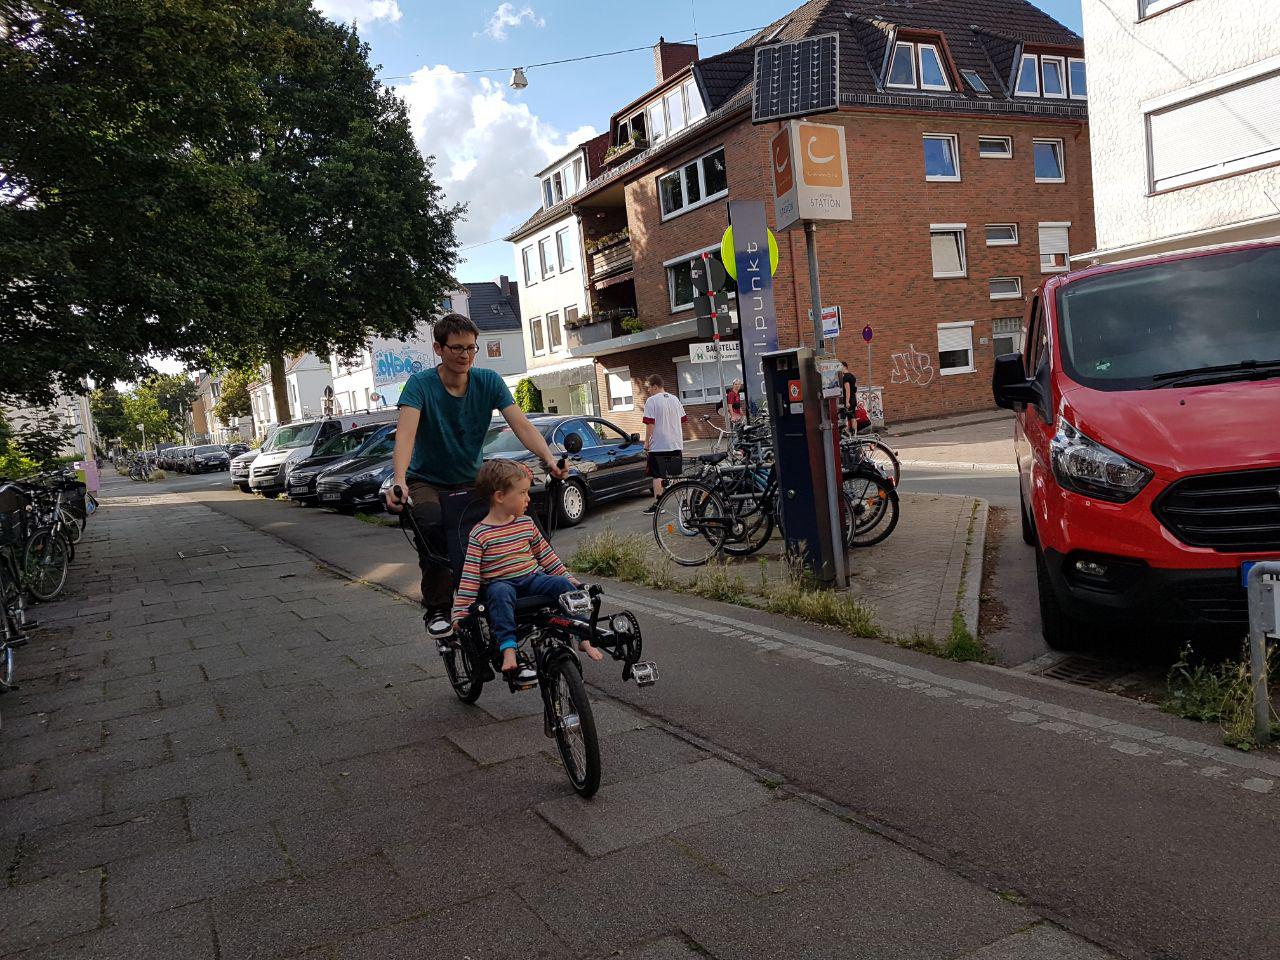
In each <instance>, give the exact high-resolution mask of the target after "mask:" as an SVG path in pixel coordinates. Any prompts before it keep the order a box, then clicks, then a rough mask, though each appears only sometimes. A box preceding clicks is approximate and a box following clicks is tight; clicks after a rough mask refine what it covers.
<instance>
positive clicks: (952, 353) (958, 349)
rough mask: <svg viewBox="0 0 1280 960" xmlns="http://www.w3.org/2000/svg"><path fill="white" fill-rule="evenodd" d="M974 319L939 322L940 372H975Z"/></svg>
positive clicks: (950, 373)
mask: <svg viewBox="0 0 1280 960" xmlns="http://www.w3.org/2000/svg"><path fill="white" fill-rule="evenodd" d="M974 369H975V368H974V365H973V321H972V320H968V321H965V322H963V323H940V324H938V373H940V374H941V375H942V376H944V377H949V376H952V375H954V374H957V373H973V372H974Z"/></svg>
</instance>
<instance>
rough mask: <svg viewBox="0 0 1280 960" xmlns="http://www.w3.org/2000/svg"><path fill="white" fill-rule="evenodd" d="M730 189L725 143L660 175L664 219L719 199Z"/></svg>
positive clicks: (659, 194) (660, 194)
mask: <svg viewBox="0 0 1280 960" xmlns="http://www.w3.org/2000/svg"><path fill="white" fill-rule="evenodd" d="M728 192H729V178H728V176H727V173H726V170H725V164H724V147H720V148H718V149H716V150H713V151H711V152H710V153H708V154H706V155H705V156H701V157H699V158H698V159H697V160H693V161H691V162H690V163H686V164H685V165H684V166H682V167H680V168H679V169H678V170H672V171H671V172H670V173H666V174H663V175H662V176H660V177H659V178H658V198H659V200H660V202H661V204H662V217H663V219H666V218H668V217H674V216H675V215H676V214H678V213H683V212H684V211H686V210H692V209H693V208H694V207H700V206H702V205H703V204H704V203H711V202H712V201H713V200H719V199H720V198H721V197H723V196H724V195H725V194H726V193H728Z"/></svg>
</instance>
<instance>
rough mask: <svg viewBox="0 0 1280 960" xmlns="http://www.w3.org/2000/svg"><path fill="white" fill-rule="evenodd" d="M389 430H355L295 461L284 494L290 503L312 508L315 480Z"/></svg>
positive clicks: (376, 425) (384, 427)
mask: <svg viewBox="0 0 1280 960" xmlns="http://www.w3.org/2000/svg"><path fill="white" fill-rule="evenodd" d="M390 429H393V428H391V427H388V426H387V425H386V424H385V423H370V424H366V425H365V426H363V427H356V428H355V429H354V430H348V431H347V432H346V433H340V434H338V435H337V436H336V437H330V438H329V439H328V440H326V441H325V442H324V443H322V444H321V445H320V446H319V447H317V448H316V451H315V453H313V454H312V455H311V456H309V457H307V458H306V459H305V460H299V461H298V462H297V464H295V465H294V467H293V469H292V470H290V471H289V481H288V486H287V489H286V492H287V494H288V497H289V499H290V500H296V501H298V502H299V503H302V504H313V503H316V502H317V501H318V500H319V493H318V491H317V490H316V480H317V479H318V478H319V476H320V474H321V473H322V472H324V470H325V469H326V468H328V467H332V466H336V465H337V461H339V460H344V459H350V458H352V457H359V456H360V455H361V453H360V450H361V448H362V447H364V446H367V445H369V444H370V443H372V442H374V441H375V439H376V437H377V435H378V434H380V433H382V432H383V431H385V430H390Z"/></svg>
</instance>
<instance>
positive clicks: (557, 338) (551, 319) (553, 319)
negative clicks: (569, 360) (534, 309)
mask: <svg viewBox="0 0 1280 960" xmlns="http://www.w3.org/2000/svg"><path fill="white" fill-rule="evenodd" d="M547 339H548V340H550V341H551V352H552V353H555V352H556V351H557V350H559V349H560V348H561V347H563V346H564V330H563V328H561V326H560V311H559V310H552V311H551V312H550V313H548V314H547Z"/></svg>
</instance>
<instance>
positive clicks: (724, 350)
mask: <svg viewBox="0 0 1280 960" xmlns="http://www.w3.org/2000/svg"><path fill="white" fill-rule="evenodd" d="M741 357H742V348H741V345H740V344H739V343H738V341H737V340H721V341H720V348H719V353H718V354H717V352H716V344H715V342H714V341H712V342H711V343H691V344H689V362H690V363H715V362H716V361H717V360H727V361H729V362H730V363H732V362H733V361H734V360H738V359H741Z"/></svg>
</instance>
